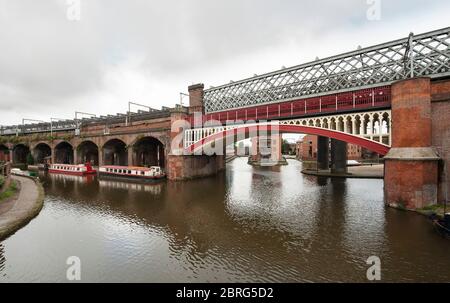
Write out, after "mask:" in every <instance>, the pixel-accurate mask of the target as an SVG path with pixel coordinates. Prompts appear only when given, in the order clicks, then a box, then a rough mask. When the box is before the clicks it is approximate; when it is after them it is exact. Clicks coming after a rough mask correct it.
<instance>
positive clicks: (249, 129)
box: [185, 124, 390, 156]
mask: <svg viewBox="0 0 450 303" xmlns="http://www.w3.org/2000/svg"><path fill="white" fill-rule="evenodd" d="M259 127H260V129H264V130H267V132H269V133H270V131H271V129H272V128H273V129H274V131H278V132H279V133H281V134H282V133H296V134H299V133H300V134H308V135H317V136H323V137H329V138H333V139H337V140H340V141H344V142H347V143H351V144H355V145H359V146H361V147H364V148H366V149H368V150H370V151H373V152H376V153H378V154H380V155H382V156H384V155H386V154H387V153H388V151H389V149H390V147H389V146H388V145H385V144H382V143H379V142H375V141H373V140H369V139H366V138H363V137H360V136H356V135H351V134H347V133H344V132H341V131H336V130H331V129H325V128H320V127H313V126H305V125H292V124H279V125H276V126H273V125H261V126H259ZM257 128H258V126H255V125H252V126H249V125H242V126H241V127H237V128H234V129H230V130H226V131H222V132H218V133H215V134H214V135H210V136H208V137H205V138H203V139H201V140H199V141H198V142H196V143H194V144H192V145H190V146H188V147H187V148H186V149H185V152H186V153H188V154H191V153H194V152H195V151H197V150H199V149H201V148H203V147H204V146H206V145H208V144H211V143H212V142H220V141H223V140H226V138H230V137H234V136H236V135H237V134H238V133H239V134H245V137H246V138H248V137H249V134H250V133H251V134H252V135H254V136H256V134H257V132H256V131H255V130H256V129H257ZM225 142H226V141H225Z"/></svg>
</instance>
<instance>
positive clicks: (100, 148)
mask: <svg viewBox="0 0 450 303" xmlns="http://www.w3.org/2000/svg"><path fill="white" fill-rule="evenodd" d="M103 165H104V163H103V146H99V147H98V166H99V167H100V166H103Z"/></svg>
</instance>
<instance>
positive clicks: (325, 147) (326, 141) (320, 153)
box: [317, 136, 330, 170]
mask: <svg viewBox="0 0 450 303" xmlns="http://www.w3.org/2000/svg"><path fill="white" fill-rule="evenodd" d="M329 152H330V138H328V137H322V136H318V137H317V168H318V169H319V170H328V168H329Z"/></svg>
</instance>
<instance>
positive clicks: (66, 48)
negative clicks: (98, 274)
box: [0, 0, 450, 125]
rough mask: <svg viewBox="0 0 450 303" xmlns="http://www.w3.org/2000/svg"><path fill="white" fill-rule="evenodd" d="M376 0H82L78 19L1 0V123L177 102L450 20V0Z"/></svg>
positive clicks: (30, 1) (57, 1) (46, 3)
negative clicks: (191, 88) (377, 5)
mask: <svg viewBox="0 0 450 303" xmlns="http://www.w3.org/2000/svg"><path fill="white" fill-rule="evenodd" d="M374 1H376V0H369V2H370V3H372V2H374ZM367 2H368V1H367V0H351V1H348V0H346V1H335V0H327V1H320V0H315V1H300V0H293V1H290V0H287V1H286V0H285V1H280V0H273V1H272V0H271V1H269V0H226V1H225V0H223V1H218V0H183V1H182V0H179V1H174V0H165V1H144V0H126V1H125V0H121V1H118V0H80V3H81V11H80V15H79V17H80V19H79V20H78V21H77V20H73V19H77V14H76V12H77V10H76V1H74V0H69V1H67V0H39V1H36V0H0V124H1V125H11V124H17V123H21V120H22V118H32V119H42V120H47V121H48V120H49V118H50V117H55V118H73V117H74V112H75V111H84V112H90V113H95V114H104V115H105V114H115V113H117V112H126V110H127V104H128V101H134V102H138V103H143V104H147V105H149V106H152V107H155V108H160V107H161V106H163V105H164V106H173V105H174V104H175V103H178V102H179V93H180V92H186V91H187V86H188V85H190V84H193V83H198V82H202V83H204V84H205V86H206V87H209V86H210V85H220V84H224V83H228V82H229V81H230V80H239V79H242V78H246V77H249V76H252V75H253V74H255V73H256V74H261V73H264V72H269V71H272V70H276V69H279V68H281V66H287V67H288V66H292V65H296V64H300V63H304V62H308V61H311V60H314V58H315V57H316V56H318V57H320V58H323V57H326V56H331V55H336V54H339V53H341V52H345V51H350V50H354V49H356V48H357V46H358V45H361V46H370V45H372V44H377V43H382V42H387V41H389V40H392V39H397V38H402V37H405V36H407V35H408V33H409V32H410V31H413V32H414V33H422V32H426V31H430V30H434V29H438V28H443V27H447V26H449V25H450V21H449V20H450V1H448V0H443V1H438V0H436V1H433V0H427V1H421V0H407V1H406V0H405V1H392V0H390V1H388V0H382V1H381V14H380V20H378V21H371V20H369V19H368V18H367V10H368V9H369V8H370V7H371V5H370V4H368V3H367ZM73 3H75V4H73ZM372 16H373V15H372Z"/></svg>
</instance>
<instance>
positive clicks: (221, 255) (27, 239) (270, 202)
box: [0, 158, 450, 282]
mask: <svg viewBox="0 0 450 303" xmlns="http://www.w3.org/2000/svg"><path fill="white" fill-rule="evenodd" d="M246 161H247V159H244V158H238V159H235V160H234V161H232V162H231V163H230V164H228V165H227V170H226V172H225V173H224V174H220V175H217V176H216V177H212V178H204V179H197V180H192V181H187V182H170V181H168V182H163V183H160V184H138V185H137V184H130V183H122V182H116V181H103V180H97V179H96V178H93V179H83V178H76V177H66V176H48V177H45V176H44V177H43V180H44V182H45V183H44V186H45V189H46V192H47V197H46V201H45V207H44V209H43V211H42V212H41V214H40V215H39V216H38V217H37V218H36V219H35V220H33V221H32V222H31V223H30V224H29V225H28V226H26V227H25V228H23V229H22V230H20V231H19V232H17V233H16V234H15V235H13V236H12V237H10V238H9V239H7V240H5V241H3V242H2V243H0V282H5V281H65V270H66V263H65V261H66V259H67V257H68V256H73V255H75V256H78V257H80V259H81V261H82V281H85V282H88V281H142V282H146V281H151V282H161V281H165V282H184V281H195V282H198V281H211V282H214V281H223V282H227V281H238V282H239V281H240V282H243V281H361V282H364V281H366V280H365V279H366V269H367V265H366V263H365V261H366V260H367V258H368V257H369V256H372V255H377V256H379V257H380V258H381V261H382V279H383V281H449V279H450V258H448V255H449V253H450V246H449V245H448V243H447V242H445V241H443V239H441V238H440V237H439V236H437V235H436V234H434V233H433V230H432V227H431V226H430V225H429V224H428V222H427V221H426V220H425V219H424V218H422V217H421V216H417V215H414V214H411V213H409V212H398V211H396V210H392V209H389V208H385V206H384V204H383V190H382V181H381V180H357V179H348V180H346V179H326V178H325V179H322V178H316V177H312V176H303V175H302V174H301V173H300V170H301V164H300V163H299V162H297V161H295V160H289V164H290V165H287V166H283V167H278V168H273V167H266V168H256V167H252V166H249V165H247V164H246ZM23 243H27V245H26V249H24V246H23ZM430 260H432V262H430Z"/></svg>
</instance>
